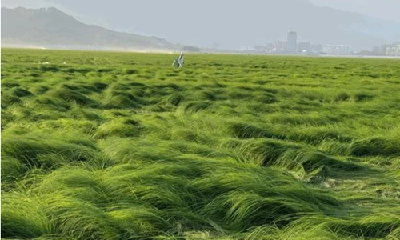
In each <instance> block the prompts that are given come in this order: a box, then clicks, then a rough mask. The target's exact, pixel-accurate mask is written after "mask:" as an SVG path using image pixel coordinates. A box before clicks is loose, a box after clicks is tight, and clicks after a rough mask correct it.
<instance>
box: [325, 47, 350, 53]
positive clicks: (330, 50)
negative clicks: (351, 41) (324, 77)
mask: <svg viewBox="0 0 400 240" xmlns="http://www.w3.org/2000/svg"><path fill="white" fill-rule="evenodd" d="M323 52H324V53H326V54H332V55H349V54H350V47H349V46H347V45H326V46H324V47H323Z"/></svg>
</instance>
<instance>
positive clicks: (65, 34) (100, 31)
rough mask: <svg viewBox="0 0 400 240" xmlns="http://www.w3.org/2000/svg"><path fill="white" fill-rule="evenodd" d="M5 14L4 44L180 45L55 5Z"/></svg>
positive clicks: (174, 47) (90, 45) (141, 47)
mask: <svg viewBox="0 0 400 240" xmlns="http://www.w3.org/2000/svg"><path fill="white" fill-rule="evenodd" d="M1 18H2V19H1V21H2V24H1V41H2V44H19V45H30V46H43V47H48V46H50V47H54V46H64V47H80V48H87V47H91V48H114V49H143V50H146V49H160V50H161V49H163V50H164V49H165V50H167V49H168V50H173V49H177V48H178V46H177V45H174V44H172V43H170V42H167V41H166V40H164V39H161V38H157V37H147V36H141V35H136V34H128V33H122V32H116V31H112V30H108V29H105V28H103V27H99V26H94V25H86V24H84V23H81V22H79V21H77V20H76V19H75V18H73V17H72V16H69V15H67V14H65V13H64V12H62V11H60V10H58V9H56V8H54V7H51V8H42V9H26V8H23V7H18V8H15V9H7V8H4V7H3V8H2V9H1Z"/></svg>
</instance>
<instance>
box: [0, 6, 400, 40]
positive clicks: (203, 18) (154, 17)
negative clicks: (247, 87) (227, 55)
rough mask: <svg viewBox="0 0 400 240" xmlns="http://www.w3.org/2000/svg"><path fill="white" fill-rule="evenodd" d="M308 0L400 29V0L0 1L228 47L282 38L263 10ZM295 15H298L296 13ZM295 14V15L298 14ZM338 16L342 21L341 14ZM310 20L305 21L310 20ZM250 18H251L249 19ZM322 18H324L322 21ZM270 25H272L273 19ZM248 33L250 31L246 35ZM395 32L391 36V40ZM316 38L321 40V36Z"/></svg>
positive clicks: (389, 30)
mask: <svg viewBox="0 0 400 240" xmlns="http://www.w3.org/2000/svg"><path fill="white" fill-rule="evenodd" d="M307 1H308V2H311V3H312V4H314V5H317V6H321V7H330V8H334V9H338V10H344V11H350V12H355V13H360V14H365V15H368V16H370V17H372V18H376V19H384V20H389V21H393V22H397V23H399V24H397V25H396V24H394V25H391V26H390V27H387V28H386V29H384V30H376V29H375V30H374V31H376V32H378V34H375V35H376V36H380V37H381V36H383V35H393V34H391V33H394V32H398V33H399V34H400V29H399V31H397V28H399V27H398V26H400V14H398V12H400V0H268V1H267V0H112V1H106V0H1V5H2V6H5V7H9V8H14V7H17V6H22V7H26V8H41V7H50V6H54V7H56V8H58V9H60V10H62V11H63V12H65V13H67V14H69V15H72V16H74V17H75V18H76V19H78V20H79V21H82V22H84V23H86V24H94V25H99V26H102V27H105V28H108V29H112V30H117V31H123V32H129V33H135V34H141V35H147V36H157V37H161V38H165V39H167V40H168V41H171V42H174V43H181V44H185V45H196V46H200V47H211V46H213V44H215V43H222V44H226V43H228V44H229V43H231V45H230V46H227V45H226V47H230V48H231V47H238V46H239V45H244V44H250V45H253V44H254V45H258V44H263V43H265V42H266V41H274V40H283V39H284V38H285V36H286V35H285V34H286V30H287V29H281V31H282V34H281V35H279V36H280V37H281V38H282V39H276V38H277V33H274V34H272V33H271V31H273V29H272V30H271V29H269V30H267V29H265V24H263V22H262V21H271V20H268V19H271V18H268V16H266V15H268V14H272V15H274V12H273V8H274V7H275V6H278V5H280V7H281V10H282V9H285V8H286V5H289V4H291V5H292V6H290V7H289V8H288V10H287V11H286V10H284V12H290V11H297V9H296V7H293V5H295V4H296V2H298V3H301V4H300V5H301V6H302V7H304V8H303V9H306V10H305V11H307V9H308V8H307V5H311V4H310V3H308V2H307ZM288 3H289V4H288ZM300 5H299V6H300ZM282 6H283V8H282ZM293 15H296V13H294V14H293ZM344 15H346V14H344ZM297 17H299V16H298V14H297ZM300 17H301V18H302V22H307V21H308V20H307V18H308V14H307V12H305V14H302V16H300ZM325 17H326V18H329V16H325V15H323V14H322V15H321V14H320V15H319V16H318V18H325ZM353 17H354V15H352V16H347V15H346V16H345V17H344V18H343V19H349V18H353ZM278 18H279V19H280V20H279V21H280V22H281V21H289V23H287V22H286V23H285V24H281V23H279V24H280V25H279V26H294V28H297V29H296V30H299V31H300V28H302V27H304V26H298V25H296V24H295V23H296V19H287V18H286V17H284V16H281V15H279V16H278V15H276V16H275V18H274V20H276V19H278ZM315 19H317V18H314V20H313V21H314V22H313V23H312V24H314V25H313V26H315V25H316V23H315ZM336 19H337V20H338V21H340V19H342V18H341V17H339V18H336ZM274 20H273V21H274ZM310 21H311V20H310ZM310 21H308V23H311V22H310ZM290 22H291V23H290ZM253 23H255V24H254V25H253ZM331 23H332V24H333V25H331V27H332V26H335V24H336V23H335V22H331ZM317 24H318V23H317ZM321 24H322V22H321ZM323 24H326V21H325V22H324V23H323ZM251 25H252V27H253V28H256V29H253V30H251V28H250V27H249V26H251ZM263 25H264V26H263ZM269 26H270V27H271V24H270V25H269ZM335 27H336V26H335ZM263 28H264V29H263ZM276 28H279V27H276ZM222 29H223V31H222ZM307 30H308V29H304V28H303V29H302V33H303V34H304V35H303V36H304V37H305V38H304V40H305V41H313V40H316V39H315V38H316V37H315V35H313V36H312V33H308V34H307V33H306V31H307ZM310 31H311V30H310ZM368 31H369V30H368ZM368 34H369V32H368ZM268 35H270V36H273V37H269V36H268ZM344 35H345V34H344ZM246 36H248V37H247V38H246ZM300 36H301V34H300ZM399 36H400V35H397V36H396V37H394V38H395V40H397V38H399ZM362 38H363V37H362V36H359V39H362ZM385 38H386V39H389V38H387V37H385ZM394 38H391V40H393V41H394ZM381 39H383V38H381ZM320 41H322V40H321V39H320Z"/></svg>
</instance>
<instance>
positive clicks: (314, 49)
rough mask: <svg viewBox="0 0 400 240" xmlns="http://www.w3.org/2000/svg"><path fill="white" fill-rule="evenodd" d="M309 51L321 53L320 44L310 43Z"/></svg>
mask: <svg viewBox="0 0 400 240" xmlns="http://www.w3.org/2000/svg"><path fill="white" fill-rule="evenodd" d="M311 51H312V52H313V53H314V54H321V53H322V51H323V49H322V44H312V45H311Z"/></svg>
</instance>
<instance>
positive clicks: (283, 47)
mask: <svg viewBox="0 0 400 240" xmlns="http://www.w3.org/2000/svg"><path fill="white" fill-rule="evenodd" d="M273 51H274V52H278V53H283V52H286V51H287V42H285V41H276V42H275V46H274V50H273Z"/></svg>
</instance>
